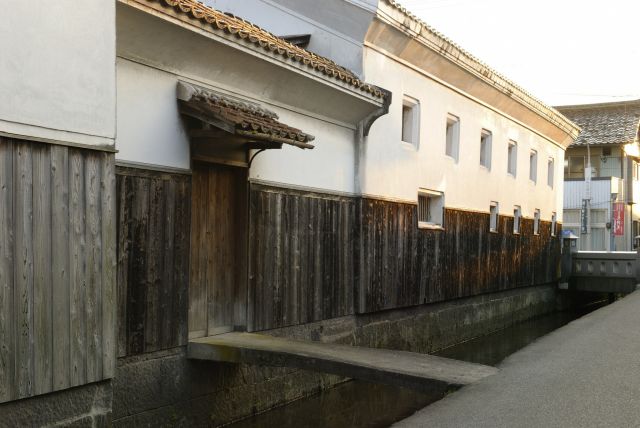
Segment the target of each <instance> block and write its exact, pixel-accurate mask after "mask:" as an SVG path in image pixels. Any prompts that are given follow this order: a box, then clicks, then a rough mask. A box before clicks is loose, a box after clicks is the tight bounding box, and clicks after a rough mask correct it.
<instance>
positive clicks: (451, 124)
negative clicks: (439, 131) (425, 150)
mask: <svg viewBox="0 0 640 428" xmlns="http://www.w3.org/2000/svg"><path fill="white" fill-rule="evenodd" d="M444 153H445V154H446V155H447V156H449V157H450V158H451V159H453V160H454V161H455V162H456V163H458V159H460V118H459V117H458V116H455V115H453V114H451V113H449V114H448V115H447V126H446V127H445V148H444Z"/></svg>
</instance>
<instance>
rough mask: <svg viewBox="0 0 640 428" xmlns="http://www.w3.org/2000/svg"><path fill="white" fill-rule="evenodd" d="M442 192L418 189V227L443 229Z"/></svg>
mask: <svg viewBox="0 0 640 428" xmlns="http://www.w3.org/2000/svg"><path fill="white" fill-rule="evenodd" d="M444 206H445V205H444V192H439V191H437V190H430V189H418V228H419V229H437V230H442V229H444Z"/></svg>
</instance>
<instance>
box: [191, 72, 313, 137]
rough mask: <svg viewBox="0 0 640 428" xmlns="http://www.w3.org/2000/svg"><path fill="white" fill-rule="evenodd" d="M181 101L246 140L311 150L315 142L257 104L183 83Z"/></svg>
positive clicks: (308, 135)
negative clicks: (254, 139)
mask: <svg viewBox="0 0 640 428" xmlns="http://www.w3.org/2000/svg"><path fill="white" fill-rule="evenodd" d="M178 94H179V95H178V97H179V99H180V100H181V101H183V102H184V103H185V104H186V105H187V106H188V108H190V109H193V110H194V111H197V112H199V113H200V114H202V115H203V116H206V117H209V118H211V119H213V120H215V121H216V122H217V123H221V124H223V125H225V128H226V129H227V130H233V132H234V133H235V134H236V135H240V136H242V137H245V138H252V137H253V138H257V139H261V140H272V141H275V142H279V143H286V144H291V145H294V146H297V147H301V148H308V149H311V148H313V146H312V145H311V144H309V143H310V142H311V141H313V140H314V139H315V137H314V136H313V135H310V134H306V133H304V132H302V131H301V130H299V129H297V128H293V127H291V126H289V125H286V124H284V123H282V122H279V121H278V115H277V114H276V113H274V112H272V111H270V110H267V109H265V108H262V107H260V106H258V105H256V104H251V103H248V102H243V101H239V100H235V99H232V98H230V97H227V96H224V95H222V94H219V93H217V92H213V91H210V90H207V89H204V88H200V87H196V86H194V85H190V84H187V83H183V82H180V83H179V88H178Z"/></svg>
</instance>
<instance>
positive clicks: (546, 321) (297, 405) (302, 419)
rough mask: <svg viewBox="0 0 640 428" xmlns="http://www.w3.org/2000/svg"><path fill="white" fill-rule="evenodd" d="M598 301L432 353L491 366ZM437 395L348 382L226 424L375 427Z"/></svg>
mask: <svg viewBox="0 0 640 428" xmlns="http://www.w3.org/2000/svg"><path fill="white" fill-rule="evenodd" d="M603 304H604V303H597V304H592V305H590V306H588V307H585V308H582V309H579V310H575V311H569V312H558V313H554V314H551V315H547V316H544V317H541V318H537V319H534V320H530V321H526V322H523V323H520V324H517V325H514V326H512V327H509V328H507V329H505V330H501V331H498V332H496V333H493V334H490V335H487V336H483V337H479V338H477V339H474V340H471V341H468V342H465V343H462V344H460V345H456V346H453V347H451V348H447V349H445V350H443V351H440V352H438V353H436V354H435V355H439V356H442V357H447V358H454V359H458V360H464V361H470V362H474V363H480V364H486V365H492V366H495V365H497V364H499V363H500V362H501V361H502V360H504V359H505V358H506V357H508V356H509V355H511V354H513V353H514V352H516V351H517V350H519V349H521V348H523V347H525V346H527V345H528V344H530V343H531V342H533V341H535V340H536V339H538V338H539V337H542V336H544V335H546V334H548V333H550V332H552V331H553V330H556V329H558V328H560V327H562V326H563V325H565V324H567V323H569V322H571V321H573V320H574V319H577V318H579V317H581V316H583V315H585V314H586V313H588V312H591V311H592V310H595V309H597V308H599V307H601V306H602V305H603ZM441 398H442V395H441V394H425V393H421V392H417V391H413V390H410V389H405V388H399V387H395V386H387V385H380V384H373V383H367V382H362V381H357V380H353V381H349V382H346V383H343V384H341V385H339V386H337V387H335V388H332V389H329V390H326V391H323V392H321V393H319V394H317V395H314V396H312V397H309V398H305V399H302V400H298V401H296V402H293V403H291V404H288V405H286V406H283V407H279V408H277V409H274V410H271V411H269V412H266V413H262V414H260V415H257V416H254V417H252V418H248V419H245V420H242V421H240V422H237V423H235V424H232V425H230V427H233V428H258V427H260V428H263V427H277V428H302V427H309V428H328V427H331V428H354V427H367V428H378V427H388V426H389V425H391V424H393V423H394V422H397V421H399V420H402V419H404V418H406V417H408V416H411V415H412V414H413V413H415V412H416V411H418V410H420V409H422V408H423V407H425V406H428V405H429V404H431V403H433V402H435V401H437V400H439V399H441Z"/></svg>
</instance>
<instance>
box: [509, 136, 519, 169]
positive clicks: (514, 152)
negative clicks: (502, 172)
mask: <svg viewBox="0 0 640 428" xmlns="http://www.w3.org/2000/svg"><path fill="white" fill-rule="evenodd" d="M507 174H509V175H511V176H512V177H516V175H517V174H518V143H517V142H516V141H514V140H509V145H508V146H507Z"/></svg>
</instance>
